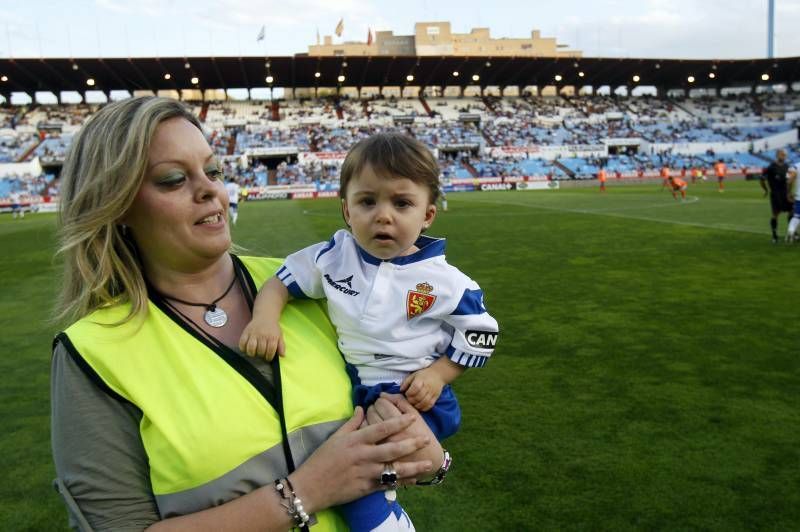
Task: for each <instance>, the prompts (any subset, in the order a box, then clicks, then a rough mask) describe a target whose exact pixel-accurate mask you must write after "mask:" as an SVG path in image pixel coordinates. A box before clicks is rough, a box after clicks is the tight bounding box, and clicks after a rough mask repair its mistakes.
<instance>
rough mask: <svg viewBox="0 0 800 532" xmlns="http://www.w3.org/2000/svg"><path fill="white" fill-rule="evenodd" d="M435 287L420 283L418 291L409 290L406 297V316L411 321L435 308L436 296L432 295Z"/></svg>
mask: <svg viewBox="0 0 800 532" xmlns="http://www.w3.org/2000/svg"><path fill="white" fill-rule="evenodd" d="M431 292H433V286H431V285H430V284H428V283H418V284H417V287H416V290H409V291H408V296H406V316H407V317H408V319H411V318H413V317H415V316H419V315H420V314H422V313H423V312H425V311H426V310H428V309H429V308H431V307H432V306H433V302H434V301H436V296H435V295H433V294H431Z"/></svg>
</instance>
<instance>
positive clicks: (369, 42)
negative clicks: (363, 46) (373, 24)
mask: <svg viewBox="0 0 800 532" xmlns="http://www.w3.org/2000/svg"><path fill="white" fill-rule="evenodd" d="M371 45H372V28H367V46H371Z"/></svg>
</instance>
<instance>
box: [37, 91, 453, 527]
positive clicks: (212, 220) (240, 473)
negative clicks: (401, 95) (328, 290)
mask: <svg viewBox="0 0 800 532" xmlns="http://www.w3.org/2000/svg"><path fill="white" fill-rule="evenodd" d="M62 182H63V186H62V199H61V217H60V222H61V232H60V237H61V247H60V254H61V256H62V257H63V260H64V279H63V291H62V296H61V303H60V315H61V317H62V318H63V319H64V320H65V321H67V322H71V325H69V326H68V327H66V328H65V329H64V331H63V332H62V333H60V334H58V335H57V337H56V340H55V342H54V351H53V362H52V439H53V457H54V461H55V465H56V471H57V474H58V478H57V480H56V483H57V487H58V489H59V492H60V493H61V495H62V497H63V498H64V500H65V503H66V505H67V508H68V511H69V515H70V521H71V524H72V525H73V526H75V527H78V528H80V529H84V530H91V529H94V530H142V529H145V528H148V529H153V530H162V529H163V530H184V529H185V530H287V529H289V528H292V527H299V528H305V527H307V526H308V525H309V524H312V523H317V526H315V527H314V529H315V530H319V531H324V530H341V529H344V524H343V522H342V520H341V519H340V518H339V517H338V515H337V514H336V513H335V512H334V511H332V510H331V507H333V506H335V505H338V504H341V503H344V502H348V501H351V500H353V499H356V498H358V497H361V496H363V495H365V494H368V493H371V492H374V491H377V490H380V489H389V488H392V487H394V482H393V481H394V480H395V477H396V478H398V479H399V480H400V481H401V482H402V481H404V482H407V483H410V482H413V481H414V480H416V479H417V478H426V477H427V478H429V477H431V476H432V475H434V474H435V470H436V469H437V468H440V467H441V466H442V465H443V451H442V449H441V447H440V446H439V445H438V443H437V442H436V440H435V438H433V437H432V436H431V433H430V431H429V430H428V428H427V426H426V425H425V423H424V422H422V420H421V419H420V417H419V415H417V414H416V413H415V411H414V409H413V408H412V407H411V406H410V405H409V404H408V403H407V402H406V401H405V400H404V399H402V398H401V397H398V396H386V397H384V398H383V399H381V401H380V402H379V403H376V405H375V407H374V408H371V409H370V410H369V411H368V412H367V413H366V414H365V413H364V412H363V411H362V410H361V409H356V411H355V413H354V412H353V411H352V406H351V400H350V395H349V391H350V383H349V380H348V378H347V376H346V374H345V371H344V363H343V361H342V360H341V357H340V355H339V353H338V351H337V349H336V343H335V336H334V333H333V330H332V328H331V326H330V324H329V322H328V321H327V318H326V316H325V314H324V312H323V311H322V309H321V308H320V307H319V306H317V305H316V304H315V303H307V304H301V305H293V306H292V307H290V308H289V309H287V311H286V312H284V319H283V320H282V322H281V326H282V327H283V328H284V331H285V339H286V349H287V352H288V351H290V350H292V351H294V352H296V353H300V354H301V356H292V357H287V358H285V359H281V360H280V362H279V363H278V362H276V361H277V360H278V359H277V357H276V359H274V360H275V361H273V362H272V363H267V362H264V361H263V360H260V359H250V358H247V357H245V356H243V355H242V354H241V353H240V352H238V351H237V350H236V344H237V342H238V339H239V336H240V335H241V333H242V330H243V328H244V326H245V325H246V324H247V323H248V321H249V320H250V317H251V308H252V301H253V296H254V295H255V292H256V287H257V286H260V284H261V283H262V282H263V281H264V280H265V279H266V278H267V277H269V276H271V275H272V274H273V273H274V271H275V269H276V268H277V266H278V265H279V263H280V262H281V261H280V259H265V258H253V257H238V256H236V255H235V254H232V253H231V252H230V247H231V237H230V230H229V226H228V217H227V214H228V213H227V210H228V198H227V195H226V193H225V188H224V184H223V180H222V171H221V166H220V163H219V162H218V161H217V160H216V159H215V157H214V155H213V152H212V150H211V148H210V147H209V146H208V143H207V142H206V139H205V137H204V136H203V134H202V130H201V125H200V123H199V122H198V121H197V119H196V118H195V117H194V116H193V115H191V114H190V113H189V112H188V111H187V110H186V109H185V108H184V107H183V106H182V105H181V104H180V103H178V102H175V101H172V100H168V99H162V98H155V97H143V98H134V99H130V100H126V101H122V102H118V103H114V104H110V105H108V106H106V107H105V108H103V109H102V110H100V111H99V112H98V113H97V114H96V115H94V116H93V117H92V118H91V119H89V121H88V122H87V123H86V125H85V126H84V127H83V129H82V130H81V132H80V133H79V134H78V135H77V136H76V138H75V140H74V142H73V144H72V147H71V149H70V153H69V154H68V156H67V159H66V161H65V164H64V168H63V173H62ZM365 417H366V419H367V421H368V423H369V425H368V426H367V423H363V424H364V428H359V427H360V426H361V425H362V422H363V421H364V420H365ZM389 473H391V474H389ZM393 517H394V518H395V520H396V522H392V523H388V522H387V523H385V525H386V526H388V527H390V528H392V529H397V528H398V527H402V526H404V523H403V521H404V520H406V517H405V515H404V514H401V515H400V516H393ZM405 526H411V527H412V528H413V526H412V525H410V523H405Z"/></svg>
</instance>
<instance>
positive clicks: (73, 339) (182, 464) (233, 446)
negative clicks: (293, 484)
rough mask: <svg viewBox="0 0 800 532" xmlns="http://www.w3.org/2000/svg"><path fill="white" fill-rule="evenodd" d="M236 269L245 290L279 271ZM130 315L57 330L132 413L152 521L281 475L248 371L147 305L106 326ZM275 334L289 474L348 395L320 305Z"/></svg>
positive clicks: (116, 311) (97, 315) (334, 522)
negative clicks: (137, 417) (145, 466)
mask: <svg viewBox="0 0 800 532" xmlns="http://www.w3.org/2000/svg"><path fill="white" fill-rule="evenodd" d="M234 260H239V259H237V258H234ZM240 260H241V262H242V264H243V265H244V268H239V270H240V271H241V272H242V273H244V274H245V275H244V276H243V277H244V278H245V280H246V282H248V283H254V284H251V286H255V287H260V286H261V284H262V283H263V282H264V280H265V279H267V278H268V277H269V276H270V275H272V274H273V273H274V272H275V271H276V270H277V268H278V267H279V266H280V264H281V260H279V259H263V258H252V257H250V258H248V257H243V258H241V259H240ZM128 309H129V307H128V306H127V305H117V306H113V307H108V308H103V309H100V310H97V311H95V312H94V313H92V314H91V315H89V316H87V317H85V318H83V319H81V320H79V321H78V322H76V323H75V324H73V325H72V326H70V327H69V328H67V329H66V331H65V334H62V335H60V340H61V341H62V342H63V343H64V344H65V346H66V347H67V349H69V350H71V351H72V353H73V355H75V354H78V355H79V356H80V357H81V358H82V359H83V360H84V361H85V362H86V363H87V364H88V365H89V366H90V367H91V370H92V371H94V372H95V373H96V374H97V377H99V378H100V380H101V381H102V383H104V384H105V386H107V387H108V388H110V390H111V392H112V394H116V395H118V396H119V397H121V398H122V399H123V400H126V401H129V402H130V403H133V404H134V405H136V406H137V407H138V408H139V409H140V410H141V411H142V414H143V415H142V419H141V423H140V426H139V429H140V434H141V437H142V441H143V443H144V448H145V451H146V452H147V458H148V462H149V465H150V479H151V483H152V489H153V493H154V494H155V497H156V501H157V503H158V506H159V511H160V513H161V515H162V517H165V518H166V517H171V516H174V515H183V514H187V513H191V512H194V511H198V510H201V509H204V508H208V507H211V506H215V505H218V504H222V503H224V502H226V501H228V500H230V499H234V498H236V497H238V496H241V495H244V494H245V493H248V492H250V491H252V490H254V489H256V488H257V487H259V486H262V485H264V484H267V483H270V482H272V480H274V479H275V478H277V477H280V476H285V475H286V474H288V470H287V465H286V456H285V453H284V450H283V446H282V442H283V438H282V433H281V427H280V418H279V415H278V413H277V412H276V410H275V408H273V406H272V405H271V404H270V402H268V401H267V400H266V399H265V395H264V393H263V391H262V392H260V391H259V390H258V389H257V386H255V385H254V384H253V383H254V382H256V381H257V380H258V379H254V378H253V376H252V372H253V371H255V372H256V373H257V370H255V368H254V367H253V366H251V365H250V364H249V362H247V361H246V360H244V359H242V358H241V356H240V355H237V354H235V353H233V352H232V351H230V350H228V351H227V353H221V351H224V350H220V349H219V348H218V347H216V348H215V346H213V345H211V344H210V343H209V342H208V341H207V340H206V341H204V340H203V339H202V337H201V335H199V334H198V333H196V332H195V331H194V330H193V329H191V327H188V326H186V325H184V324H181V323H180V321H179V320H175V319H173V317H170V316H169V315H168V310H167V309H166V308H165V307H163V306H160V305H157V304H155V303H154V302H153V298H152V297H151V300H150V301H149V307H148V314H147V317H146V318H145V319H143V320H142V319H134V320H131V321H129V322H127V323H125V324H123V325H118V326H109V325H108V324H111V323H114V322H118V321H119V320H120V319H121V318H123V317H124V316H125V315H127V313H128ZM281 327H282V329H283V334H284V338H285V341H286V356H285V357H283V358H281V359H280V382H281V388H282V395H281V398H282V401H283V410H284V416H285V423H286V431H287V433H288V435H289V438H288V441H289V444H290V445H289V446H290V448H291V454H292V457H293V460H294V462H295V465H296V466H299V465H300V463H302V462H303V461H304V460H305V459H306V458H307V457H308V456H309V455H310V454H311V453H312V452H313V451H314V450H315V449H316V448H317V447H318V446H319V445H320V444H321V443H322V442H323V441H324V440H325V439H326V438H327V437H328V436H329V435H330V433H331V432H332V431H334V430H335V429H336V428H338V427H339V426H340V425H341V422H342V420H344V419H346V418H348V417H349V416H350V415H351V414H352V401H351V397H350V388H351V385H350V382H349V380H348V378H347V375H346V373H345V370H344V361H343V360H342V357H341V356H340V354H339V352H338V350H337V348H336V333H335V330H334V329H333V327H332V326H331V324H330V322H329V321H328V318H327V315H326V314H325V311H324V309H323V307H322V306H321V305H320V304H319V303H318V302H314V301H298V302H293V303H292V304H290V305H288V306H287V307H286V309H285V310H284V312H283V315H282V317H281ZM231 355H235V356H231ZM273 367H274V366H273ZM248 375H249V377H248ZM248 378H249V380H248ZM276 381H277V379H276ZM317 518H318V520H319V524H318V525H317V526H315V527H314V530H316V531H319V532H322V531H327V530H332V531H333V530H347V526H346V525H345V523H344V521H343V520H342V519H341V518H340V517H339V515H338V514H337V513H335V512H333V511H331V510H327V511H323V512H319V513H318V514H317Z"/></svg>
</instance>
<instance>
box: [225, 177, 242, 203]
mask: <svg viewBox="0 0 800 532" xmlns="http://www.w3.org/2000/svg"><path fill="white" fill-rule="evenodd" d="M239 190H240V188H239V184H238V183H237V182H235V181H228V182H227V183H225V191H226V192H227V193H228V203H230V204H231V205H236V204H238V203H239Z"/></svg>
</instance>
